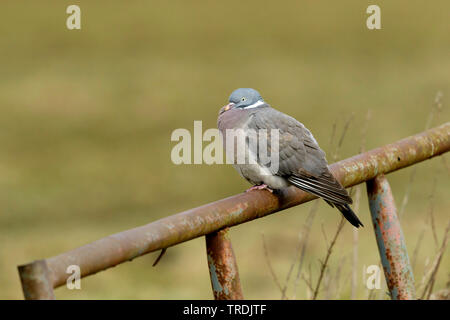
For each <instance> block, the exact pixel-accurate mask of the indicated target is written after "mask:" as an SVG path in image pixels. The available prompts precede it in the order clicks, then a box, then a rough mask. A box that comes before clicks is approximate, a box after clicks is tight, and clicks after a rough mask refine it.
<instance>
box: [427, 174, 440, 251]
mask: <svg viewBox="0 0 450 320" xmlns="http://www.w3.org/2000/svg"><path fill="white" fill-rule="evenodd" d="M436 180H437V177H436V175H435V176H434V178H433V185H432V187H431V193H430V210H429V216H430V225H431V231H432V232H433V238H434V243H435V244H436V247H438V246H439V241H438V238H437V233H436V224H435V222H434V214H433V211H434V195H435V193H436Z"/></svg>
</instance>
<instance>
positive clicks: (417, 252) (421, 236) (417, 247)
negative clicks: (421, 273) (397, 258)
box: [411, 224, 426, 271]
mask: <svg viewBox="0 0 450 320" xmlns="http://www.w3.org/2000/svg"><path fill="white" fill-rule="evenodd" d="M425 229H426V225H425V224H422V230H420V233H419V238H418V239H417V243H416V247H415V248H414V251H413V255H412V258H411V268H412V270H413V271H414V269H415V268H416V262H417V256H418V254H419V249H420V245H421V244H422V240H423V236H424V235H425Z"/></svg>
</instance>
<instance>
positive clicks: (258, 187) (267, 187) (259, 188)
mask: <svg viewBox="0 0 450 320" xmlns="http://www.w3.org/2000/svg"><path fill="white" fill-rule="evenodd" d="M252 190H267V191H269V192H270V193H273V190H272V189H270V188H269V186H268V185H267V184H265V183H263V184H260V185H259V186H253V187H251V188H249V189H247V191H245V192H249V191H252Z"/></svg>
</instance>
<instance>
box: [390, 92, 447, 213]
mask: <svg viewBox="0 0 450 320" xmlns="http://www.w3.org/2000/svg"><path fill="white" fill-rule="evenodd" d="M442 97H443V94H442V92H441V91H438V92H437V93H436V96H435V98H434V102H433V104H432V105H431V110H430V113H429V115H428V120H427V122H426V124H425V130H428V129H429V128H430V126H431V125H432V124H433V119H434V117H435V115H439V113H440V112H441V111H442ZM416 170H417V166H414V167H413V168H412V169H411V173H410V176H409V181H408V184H407V185H406V190H405V195H404V196H403V200H402V205H401V207H400V210H399V214H398V217H399V219H401V218H402V217H403V213H404V211H405V208H406V205H407V204H408V200H409V194H410V193H411V186H412V185H413V182H414V178H415V175H416Z"/></svg>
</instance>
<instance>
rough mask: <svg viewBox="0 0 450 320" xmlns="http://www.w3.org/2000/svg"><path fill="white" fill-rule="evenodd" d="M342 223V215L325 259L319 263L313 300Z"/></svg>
mask: <svg viewBox="0 0 450 320" xmlns="http://www.w3.org/2000/svg"><path fill="white" fill-rule="evenodd" d="M344 224H345V219H344V217H341V221H340V222H339V225H338V229H337V231H336V234H335V235H334V237H333V240H332V241H331V243H330V246H329V247H328V250H327V255H326V257H325V260H324V262H322V263H321V264H322V266H321V268H320V274H319V279H318V280H317V285H316V289H315V290H314V294H313V298H312V299H313V300H315V299H316V298H317V295H318V294H319V288H320V283H321V282H322V278H323V275H324V273H325V269H326V268H327V265H328V260H329V258H330V256H331V253H332V252H333V247H334V245H335V243H336V240H337V238H338V236H339V233H340V232H341V230H342V228H343V227H344Z"/></svg>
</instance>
